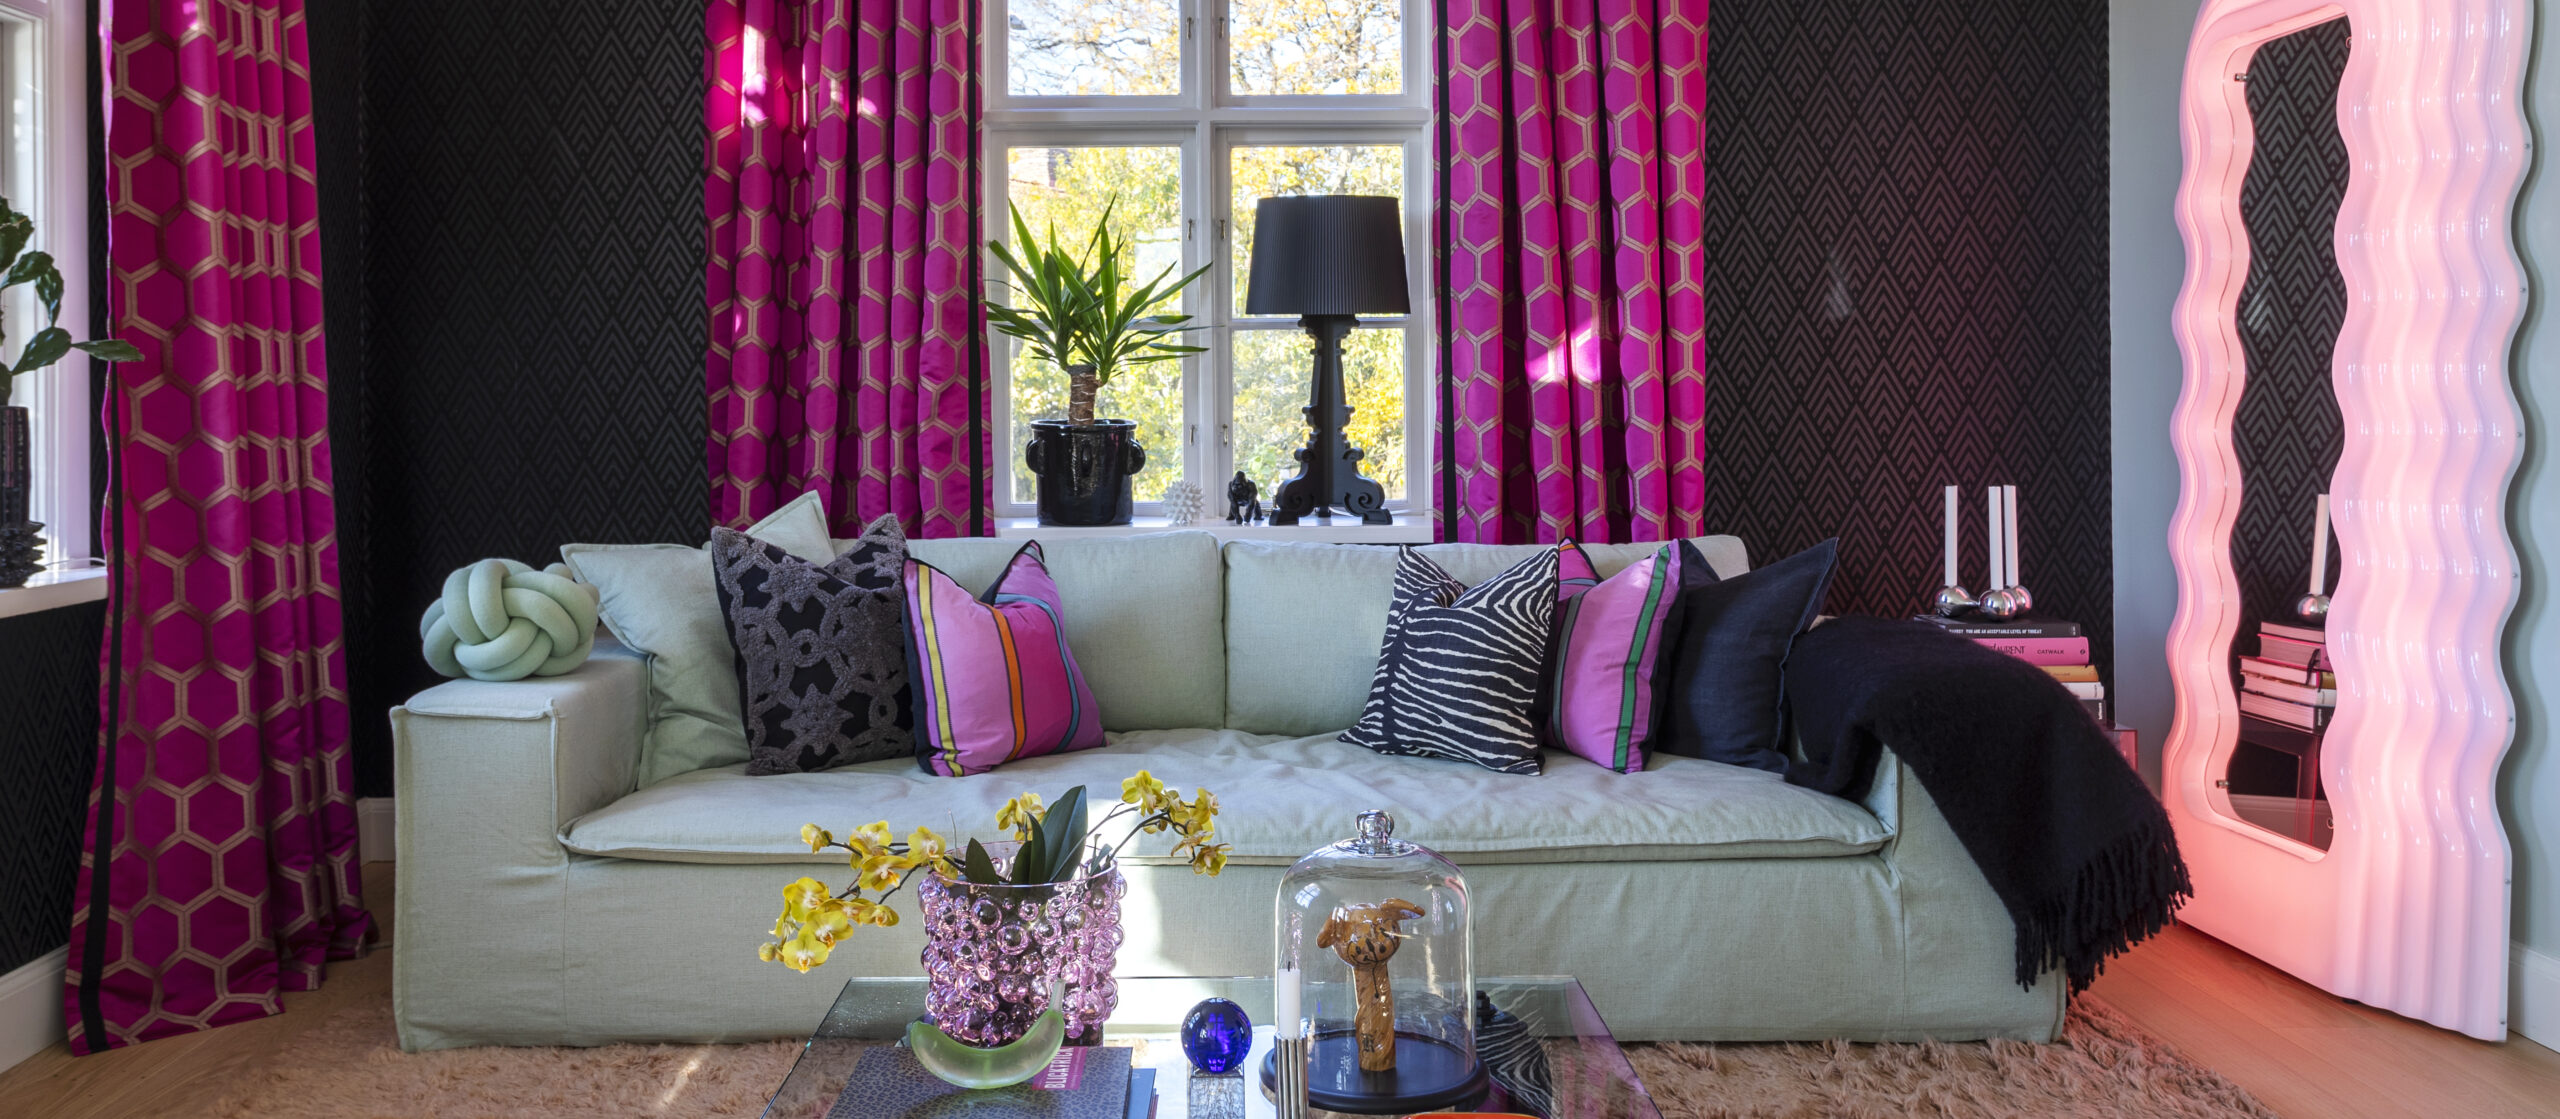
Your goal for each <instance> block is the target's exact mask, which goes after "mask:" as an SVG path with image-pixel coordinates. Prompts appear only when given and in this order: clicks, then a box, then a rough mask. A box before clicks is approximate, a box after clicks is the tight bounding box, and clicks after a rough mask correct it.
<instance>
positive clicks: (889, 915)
mask: <svg viewBox="0 0 2560 1119" xmlns="http://www.w3.org/2000/svg"><path fill="white" fill-rule="evenodd" d="M850 915H851V916H852V918H853V920H854V922H855V923H857V924H864V925H870V926H872V927H873V928H882V929H885V928H889V927H891V926H893V925H896V924H897V923H898V911H897V910H895V909H891V908H889V907H888V906H885V905H882V904H880V903H879V902H876V901H871V900H869V899H866V898H856V899H854V901H853V903H852V905H851V907H850Z"/></svg>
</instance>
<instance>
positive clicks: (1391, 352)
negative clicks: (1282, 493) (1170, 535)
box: [1220, 327, 1406, 501]
mask: <svg viewBox="0 0 2560 1119" xmlns="http://www.w3.org/2000/svg"><path fill="white" fill-rule="evenodd" d="M1404 344H1405V331H1404V328H1402V327H1384V328H1377V327H1363V328H1361V329H1358V330H1354V331H1352V332H1351V336H1350V337H1348V338H1345V339H1343V342H1342V390H1343V393H1344V396H1345V397H1346V402H1347V403H1349V404H1350V405H1351V423H1350V424H1349V425H1348V426H1346V427H1345V428H1343V435H1344V437H1345V438H1347V439H1348V440H1349V441H1350V443H1351V445H1352V446H1354V447H1357V448H1359V449H1360V450H1361V452H1362V453H1363V454H1364V456H1365V457H1363V458H1362V459H1361V460H1360V473H1362V474H1364V475H1366V476H1368V477H1369V478H1370V479H1371V480H1373V481H1375V482H1377V483H1378V484H1379V485H1381V486H1384V487H1386V491H1387V500H1389V501H1395V500H1400V499H1402V498H1404V497H1405V496H1406V493H1405V463H1404V436H1405V431H1404ZM1312 345H1313V344H1312V343H1311V342H1310V341H1309V340H1308V338H1307V335H1306V333H1305V332H1304V331H1300V330H1296V329H1288V328H1282V329H1270V330H1238V331H1236V332H1235V350H1234V353H1235V434H1234V438H1235V453H1236V469H1238V470H1241V471H1244V476H1245V477H1247V478H1251V479H1253V481H1254V484H1256V485H1259V486H1261V487H1262V496H1263V498H1264V499H1265V500H1266V501H1267V500H1269V499H1270V498H1271V496H1272V495H1273V494H1274V493H1275V492H1276V491H1277V490H1278V489H1279V486H1280V483H1281V482H1284V481H1287V480H1288V479H1290V478H1294V477H1296V476H1297V474H1298V463H1297V460H1296V459H1295V458H1294V457H1292V456H1293V454H1294V453H1295V452H1296V451H1297V450H1298V448H1300V447H1303V446H1306V444H1307V420H1306V414H1305V413H1304V412H1303V411H1302V409H1304V408H1305V407H1306V406H1307V398H1308V392H1309V388H1310V385H1309V378H1310V377H1311V375H1312V374H1313V372H1314V369H1315V366H1314V356H1313V354H1312V353H1311V352H1310V351H1311V346H1312ZM1220 492H1222V493H1223V492H1225V491H1224V488H1223V487H1220Z"/></svg>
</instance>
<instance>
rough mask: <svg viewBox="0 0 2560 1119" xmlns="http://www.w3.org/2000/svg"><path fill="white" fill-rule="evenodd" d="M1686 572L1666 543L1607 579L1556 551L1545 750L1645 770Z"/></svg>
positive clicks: (1576, 551) (1579, 553)
mask: <svg viewBox="0 0 2560 1119" xmlns="http://www.w3.org/2000/svg"><path fill="white" fill-rule="evenodd" d="M1680 564H1681V559H1680V548H1679V546H1678V545H1677V544H1676V543H1674V544H1665V545H1663V546H1662V548H1661V549H1660V550H1659V551H1656V552H1655V553H1654V554H1653V555H1651V556H1648V557H1646V558H1644V559H1641V560H1637V561H1636V562H1634V563H1632V564H1629V565H1627V568H1626V570H1624V571H1620V572H1619V573H1617V574H1615V575H1612V576H1610V577H1608V578H1607V579H1602V578H1600V575H1599V572H1598V571H1597V570H1595V569H1594V568H1593V567H1592V566H1591V557H1590V556H1588V555H1586V554H1585V553H1584V552H1583V550H1582V549H1581V548H1580V547H1578V546H1576V545H1575V544H1574V543H1573V542H1572V541H1566V542H1565V543H1564V544H1562V545H1560V546H1558V548H1557V562H1556V572H1557V597H1558V598H1559V599H1560V600H1561V601H1560V603H1559V604H1558V605H1557V607H1556V630H1555V632H1556V638H1555V656H1554V659H1553V660H1552V661H1550V662H1549V663H1550V665H1551V666H1552V667H1551V668H1550V671H1551V672H1552V673H1553V675H1552V677H1551V679H1550V680H1549V681H1548V688H1547V691H1548V694H1549V695H1550V696H1552V697H1553V698H1552V699H1551V700H1550V702H1549V706H1548V711H1547V726H1546V733H1547V743H1548V744H1549V745H1552V746H1562V747H1564V748H1565V749H1566V750H1568V751H1571V752H1572V753H1573V755H1574V756H1576V757H1579V758H1582V759H1583V760H1585V761H1589V762H1591V763H1593V764H1595V765H1604V766H1607V767H1609V768H1610V769H1612V770H1615V771H1617V772H1619V773H1633V772H1636V771H1637V770H1640V769H1643V768H1644V762H1645V747H1646V746H1647V745H1648V744H1649V743H1650V742H1651V741H1652V738H1653V731H1654V727H1655V726H1656V725H1657V724H1658V723H1659V722H1660V715H1661V706H1660V702H1659V697H1660V696H1661V694H1662V692H1661V688H1660V687H1658V686H1657V683H1656V681H1655V679H1654V678H1655V676H1656V675H1657V673H1658V671H1659V668H1660V665H1661V662H1662V647H1663V638H1664V634H1665V632H1666V631H1668V630H1669V629H1670V628H1671V619H1672V612H1673V610H1674V609H1675V608H1676V607H1677V606H1678V605H1679V602H1680Z"/></svg>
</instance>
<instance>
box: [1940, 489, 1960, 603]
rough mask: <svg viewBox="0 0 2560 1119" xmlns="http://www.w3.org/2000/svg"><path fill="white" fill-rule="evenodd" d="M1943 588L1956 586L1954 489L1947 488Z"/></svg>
mask: <svg viewBox="0 0 2560 1119" xmlns="http://www.w3.org/2000/svg"><path fill="white" fill-rule="evenodd" d="M1939 585H1940V586H1944V587H1952V586H1955V585H1956V488H1955V487H1954V486H1948V487H1947V581H1946V582H1944V583H1941V584H1939Z"/></svg>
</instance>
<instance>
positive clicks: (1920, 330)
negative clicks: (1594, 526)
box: [1706, 0, 2114, 669]
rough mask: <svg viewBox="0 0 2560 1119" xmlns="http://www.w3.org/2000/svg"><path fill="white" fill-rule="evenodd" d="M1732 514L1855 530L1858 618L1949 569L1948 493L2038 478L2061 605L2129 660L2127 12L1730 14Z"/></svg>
mask: <svg viewBox="0 0 2560 1119" xmlns="http://www.w3.org/2000/svg"><path fill="white" fill-rule="evenodd" d="M1708 21H1709V25H1708V30H1709V40H1710V44H1711V45H1710V46H1709V48H1708V64H1707V141H1706V142H1707V150H1708V160H1707V197H1706V204H1707V205H1706V222H1707V243H1708V260H1707V270H1706V275H1707V323H1708V325H1707V340H1708V341H1707V347H1708V357H1709V362H1710V366H1709V372H1708V381H1709V385H1708V408H1707V425H1708V428H1707V448H1708V455H1709V457H1710V459H1711V461H1712V465H1713V466H1714V469H1712V470H1710V471H1709V477H1710V478H1711V479H1714V481H1712V482H1711V483H1710V488H1709V490H1708V493H1707V509H1706V521H1707V524H1708V525H1709V526H1710V528H1711V529H1712V530H1713V531H1719V532H1732V533H1735V534H1737V535H1739V536H1741V537H1742V538H1743V540H1744V541H1745V542H1746V543H1748V544H1749V546H1750V548H1751V552H1752V555H1753V557H1754V558H1755V560H1760V561H1765V560H1767V559H1770V558H1774V557H1777V556H1781V555H1785V554H1787V553H1789V552H1792V551H1795V550H1797V549H1800V548H1804V547H1807V546H1809V545H1812V544H1814V543H1816V542H1818V541H1820V540H1821V539H1822V538H1824V537H1826V536H1834V535H1836V536H1839V537H1840V542H1841V559H1840V570H1839V573H1838V575H1837V577H1836V578H1835V580H1834V581H1833V583H1832V585H1831V595H1830V609H1831V610H1832V611H1834V612H1839V613H1877V614H1891V615H1908V614H1909V613H1910V612H1912V611H1913V610H1915V609H1917V608H1918V607H1919V606H1920V603H1921V600H1922V596H1923V595H1926V594H1932V593H1934V592H1935V591H1936V589H1937V587H1938V585H1939V582H1940V569H1939V568H1940V549H1941V545H1940V510H1941V507H1942V504H1941V503H1942V499H1941V497H1940V489H1941V487H1943V486H1947V485H1956V484H1960V485H1962V486H1963V487H1964V506H1963V508H1964V519H1963V521H1962V522H1961V525H1962V532H1961V533H1960V535H1959V539H1960V540H1961V541H1962V544H1963V552H1962V564H1963V567H1962V571H1963V579H1964V582H1965V585H1966V586H1967V587H1969V588H1971V589H1974V590H1977V591H1978V590H1980V589H1981V587H1982V584H1983V581H1984V573H1985V568H1986V557H1985V549H1984V545H1983V535H1984V532H1983V508H1982V503H1983V492H1982V491H1983V488H1984V487H1985V486H1988V485H1992V484H1999V483H2007V484H2013V485H2016V486H2017V487H2018V488H2019V500H2020V505H2021V507H2022V517H2021V527H2020V537H2021V539H2020V545H2019V550H2020V553H2021V561H2022V562H2021V567H2022V568H2023V571H2022V573H2021V574H2022V580H2021V581H2022V582H2024V583H2025V584H2026V585H2027V586H2028V587H2029V588H2030V589H2031V590H2033V591H2034V592H2035V596H2036V607H2037V613H2039V614H2046V615H2052V616H2057V617H2062V618H2068V619H2071V620H2073V621H2077V622H2079V623H2081V624H2082V625H2083V626H2084V627H2085V628H2086V630H2087V632H2088V635H2089V637H2090V644H2091V646H2092V647H2093V648H2094V649H2095V650H2096V651H2097V655H2098V657H2099V658H2100V662H2101V666H2102V669H2103V668H2104V667H2105V663H2106V660H2107V658H2108V656H2109V652H2110V650H2111V647H2112V644H2113V642H2112V640H2111V637H2110V634H2111V631H2112V622H2113V617H2114V576H2113V563H2112V555H2113V549H2112V528H2111V517H2112V514H2111V512H2110V488H2109V474H2110V470H2109V457H2108V447H2109V436H2108V430H2109V428H2108V373H2109V357H2108V352H2109V347H2108V317H2107V316H2108V311H2107V235H2108V230H2107V5H2106V4H2105V3H2104V2H2103V0H1717V2H1716V3H1715V4H1714V5H1713V6H1711V7H1710V8H1709V10H1708Z"/></svg>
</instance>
